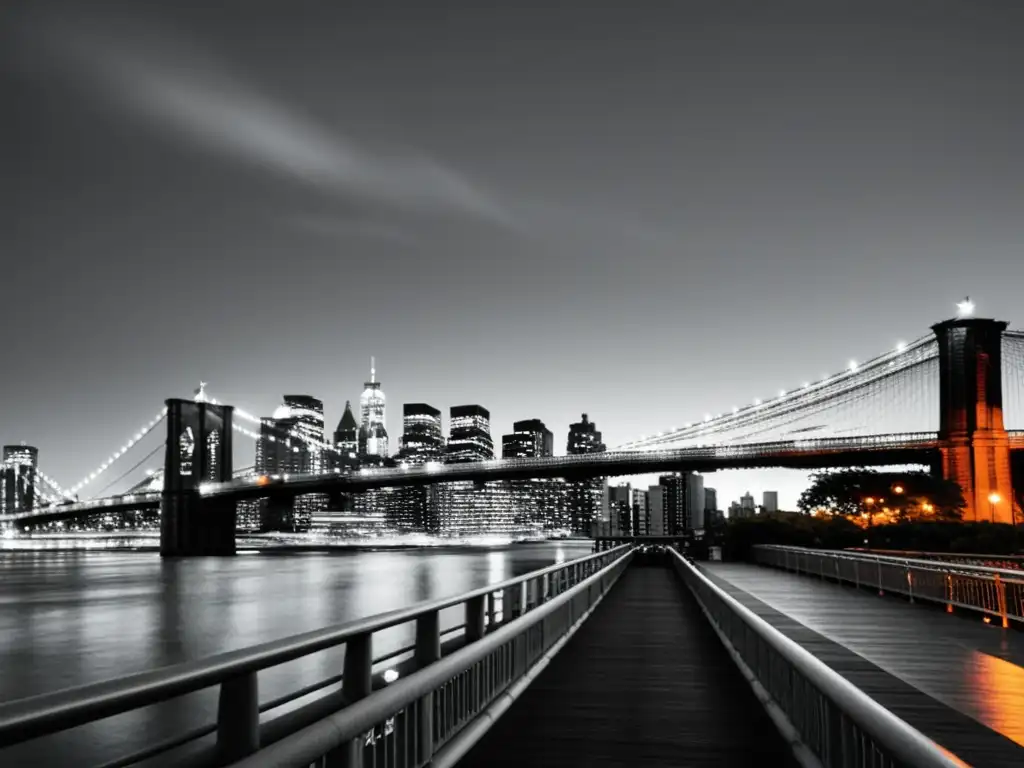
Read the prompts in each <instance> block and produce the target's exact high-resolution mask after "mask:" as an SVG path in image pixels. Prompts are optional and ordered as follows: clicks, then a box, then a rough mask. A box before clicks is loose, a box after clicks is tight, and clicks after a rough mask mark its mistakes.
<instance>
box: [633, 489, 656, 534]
mask: <svg viewBox="0 0 1024 768" xmlns="http://www.w3.org/2000/svg"><path fill="white" fill-rule="evenodd" d="M630 501H631V506H632V510H633V533H634V535H636V536H649V535H650V528H651V510H650V499H649V497H648V492H647V491H646V490H644V489H643V488H634V489H633V493H632V495H631V499H630Z"/></svg>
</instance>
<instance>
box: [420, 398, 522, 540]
mask: <svg viewBox="0 0 1024 768" xmlns="http://www.w3.org/2000/svg"><path fill="white" fill-rule="evenodd" d="M449 413H450V418H449V424H448V427H449V435H448V447H447V448H446V450H445V455H444V460H445V462H447V463H453V464H457V463H463V462H470V461H485V460H487V459H493V458H494V441H493V440H492V439H491V413H490V411H488V410H487V409H486V408H484V407H483V406H480V405H455V406H452V408H451V411H450V412H449ZM438 527H439V529H440V530H441V532H442V533H444V534H445V535H450V536H480V535H483V534H502V533H505V534H511V533H513V532H514V531H515V530H516V527H517V524H516V520H515V510H514V505H513V502H512V492H511V489H510V488H509V484H508V483H506V482H504V481H498V482H490V483H484V484H483V485H481V486H476V485H474V484H473V483H472V482H457V483H446V484H445V485H444V486H443V487H442V490H441V493H440V516H439V521H438Z"/></svg>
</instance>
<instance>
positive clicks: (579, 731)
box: [459, 565, 793, 768]
mask: <svg viewBox="0 0 1024 768" xmlns="http://www.w3.org/2000/svg"><path fill="white" fill-rule="evenodd" d="M792 764H793V761H792V758H791V754H790V752H789V750H788V747H787V746H786V745H785V744H784V742H783V741H782V739H781V738H780V737H779V735H778V733H777V731H776V730H775V728H774V726H773V725H772V723H771V721H770V720H769V719H768V716H767V715H766V714H765V712H764V710H763V709H762V708H761V706H760V704H759V703H758V702H757V700H756V699H755V698H754V696H753V694H752V693H751V691H750V688H749V687H748V685H747V683H746V682H745V681H744V680H743V678H742V677H741V676H740V673H739V672H738V671H737V669H736V667H735V666H734V665H733V662H732V661H731V660H730V659H729V657H728V656H727V655H726V653H725V651H724V649H723V648H722V646H721V643H720V641H719V640H718V637H717V636H716V635H715V633H714V631H713V630H712V629H711V627H710V625H708V623H707V621H706V619H705V618H704V617H703V615H702V614H701V613H700V611H699V609H698V608H697V606H696V604H695V602H694V601H693V598H692V597H690V595H689V593H688V592H686V589H685V587H683V586H682V585H681V584H679V583H678V581H677V579H676V576H675V574H673V573H672V572H671V571H670V570H669V569H668V568H667V567H661V566H658V565H655V566H651V567H645V566H642V565H634V566H632V567H630V568H628V569H627V570H626V572H625V573H624V574H623V576H622V579H621V581H620V582H619V584H617V585H616V586H615V588H614V589H612V591H611V592H610V593H609V594H608V596H607V597H606V598H605V600H604V602H603V603H602V604H601V605H599V606H598V607H597V609H596V610H595V611H594V614H593V615H592V616H591V617H590V619H588V620H587V621H586V622H585V623H584V624H583V626H582V627H581V628H580V629H579V631H578V632H577V633H576V635H575V636H573V638H572V639H571V640H570V641H569V642H568V643H567V644H566V646H565V648H563V649H562V651H561V653H559V654H558V655H557V656H556V657H555V658H554V659H553V660H552V662H551V664H550V665H549V666H548V667H547V669H545V670H544V671H543V672H542V673H541V674H540V676H539V677H538V678H537V680H536V681H534V683H533V684H532V685H531V686H530V687H529V688H528V689H527V690H526V692H524V694H523V695H522V697H521V698H520V699H519V700H518V701H516V702H515V704H513V705H512V707H511V708H510V709H509V710H508V712H506V713H505V715H504V716H503V717H501V718H500V719H499V720H498V721H497V723H496V724H495V725H494V727H493V728H492V729H491V730H490V731H489V732H488V733H487V734H486V735H485V736H484V738H483V739H482V740H481V741H480V742H479V743H478V744H477V745H476V746H475V747H473V749H472V750H471V751H470V752H469V753H468V754H467V755H466V756H465V757H464V758H463V759H462V760H461V761H460V762H459V766H460V768H461V767H462V766H465V767H466V768H477V766H479V767H480V768H483V767H484V766H486V767H487V768H500V767H501V766H515V768H520V766H524V765H529V766H662V765H664V766H669V765H671V766H678V765H687V766H715V767H716V768H717V767H718V766H764V765H771V766H779V767H780V768H781V767H782V766H786V765H792Z"/></svg>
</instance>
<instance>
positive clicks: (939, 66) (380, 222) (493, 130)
mask: <svg viewBox="0 0 1024 768" xmlns="http://www.w3.org/2000/svg"><path fill="white" fill-rule="evenodd" d="M185 5H186V4H182V3H175V2H171V1H170V0H167V1H166V2H148V1H145V0H133V2H131V3H109V2H90V3H89V4H87V7H84V6H86V4H83V3H67V4H58V3H55V2H52V1H51V2H45V1H43V0H36V1H35V2H31V3H29V2H24V1H21V2H13V3H12V2H8V3H5V4H4V11H3V22H2V23H0V103H2V104H3V105H4V119H3V120H0V168H2V169H3V172H2V173H0V257H2V271H0V288H2V289H3V290H2V295H3V300H2V304H0V307H2V311H3V314H4V318H5V321H6V323H7V332H6V333H5V334H4V339H5V341H4V348H5V352H6V354H5V360H4V365H3V375H2V376H0V403H2V405H0V440H2V441H3V442H5V443H15V442H19V441H22V440H24V441H27V442H29V443H31V444H35V445H37V446H38V447H39V449H40V463H41V465H42V467H43V468H44V469H45V470H46V471H47V472H48V473H49V474H50V475H52V476H54V477H56V478H58V479H59V480H60V481H61V482H62V483H64V484H66V485H70V484H72V483H73V482H74V481H75V480H76V479H78V478H79V477H81V476H82V475H83V474H85V473H88V472H89V471H90V470H92V469H94V468H95V466H96V465H97V464H98V463H99V462H100V461H101V460H102V459H103V458H105V457H106V456H107V455H108V454H109V453H110V452H111V451H112V450H114V449H116V448H117V447H118V446H119V445H120V444H121V443H123V442H124V439H125V438H126V437H127V436H128V435H130V434H131V433H132V432H133V431H134V430H135V429H136V428H137V427H138V426H139V425H140V424H142V423H145V422H146V421H148V420H149V418H150V417H151V416H152V415H153V414H154V413H155V412H156V411H157V410H158V409H159V408H160V406H161V404H162V402H163V400H164V399H166V398H168V397H187V396H190V395H191V393H192V392H193V390H194V389H195V387H196V386H197V384H198V382H199V381H200V380H205V381H207V382H209V387H208V389H209V391H210V392H211V394H213V395H215V396H216V397H217V398H219V399H220V400H222V401H224V402H228V403H232V404H235V405H238V406H241V407H244V408H245V409H247V410H249V411H252V412H255V413H263V414H269V413H270V412H271V411H272V410H273V409H274V407H275V406H276V405H277V404H278V403H279V402H280V398H281V395H282V394H283V393H285V392H288V393H307V394H312V395H315V396H317V397H320V398H321V399H323V400H324V401H325V404H326V410H327V420H328V426H329V428H333V425H334V423H336V422H337V420H338V419H339V418H340V416H341V412H342V409H343V408H344V404H345V401H346V400H352V401H353V402H356V401H358V398H359V394H360V391H361V389H362V382H363V381H365V380H366V378H367V375H368V368H369V358H370V356H371V355H375V356H376V359H377V369H378V377H379V379H380V380H381V381H382V382H383V389H384V392H385V393H386V395H387V397H388V402H389V413H388V422H387V426H388V429H389V431H390V433H391V435H392V439H393V441H395V442H397V437H398V435H399V433H400V431H401V404H402V403H403V402H428V403H431V404H433V405H435V406H437V407H439V408H442V409H444V410H447V408H448V407H450V406H451V405H456V404H460V403H480V404H482V405H484V406H485V407H487V408H489V409H490V411H491V414H492V422H493V426H492V431H493V433H494V435H495V437H496V438H498V436H500V434H502V433H503V432H507V431H510V430H511V424H512V422H513V421H515V420H519V419H527V418H540V419H543V420H544V421H545V422H546V423H547V425H548V427H549V428H550V429H552V430H553V431H554V433H555V435H556V447H557V448H558V449H559V450H560V451H564V447H565V437H566V433H567V430H568V425H569V424H570V423H571V422H573V421H577V420H578V419H579V417H580V414H581V413H583V412H586V413H587V414H589V416H590V418H591V419H592V420H594V421H595V422H596V423H597V425H598V427H599V428H600V429H601V430H602V431H603V433H604V437H605V441H606V443H607V444H608V445H609V446H615V445H618V444H621V443H624V442H627V441H629V440H631V439H634V438H636V437H638V436H639V435H644V434H651V433H654V432H657V431H661V430H665V429H668V428H669V427H671V426H673V425H678V424H681V423H683V422H686V421H689V420H695V419H699V418H700V417H701V416H702V415H703V414H704V413H705V412H720V411H722V410H725V409H727V408H729V407H731V406H732V405H733V404H740V405H742V404H746V403H749V402H751V401H752V400H753V399H754V398H757V397H768V396H771V395H772V393H774V392H777V391H778V390H779V389H780V388H792V387H794V386H798V385H799V383H800V382H802V381H804V380H806V379H809V378H811V379H816V378H817V377H818V376H819V375H820V374H821V373H822V372H835V371H838V370H841V369H842V368H843V367H844V365H845V363H846V361H847V360H849V359H850V358H851V357H852V358H858V359H864V358H868V357H871V356H873V355H875V354H878V353H881V352H883V351H885V350H887V349H890V348H892V347H893V346H894V345H895V344H896V342H897V341H898V340H900V339H904V340H906V339H913V338H917V337H919V336H922V335H924V334H926V333H928V327H929V326H930V325H931V324H932V323H934V322H936V321H939V320H942V319H945V318H947V317H950V316H952V315H953V313H954V311H955V309H954V305H955V303H956V302H957V301H958V300H960V299H962V298H963V297H964V296H965V295H968V294H969V295H970V296H971V297H972V299H973V300H974V301H975V302H976V304H977V306H978V312H979V314H981V315H984V316H994V317H998V318H1000V319H1004V320H1008V321H1010V323H1011V325H1012V326H1014V327H1017V328H1020V327H1022V326H1024V317H1021V307H1022V305H1021V302H1020V291H1021V285H1022V284H1024V249H1022V243H1024V217H1022V215H1021V209H1022V204H1024V153H1022V152H1021V151H1020V137H1021V136H1024V99H1022V98H1021V97H1022V92H1021V89H1022V85H1021V83H1022V82H1024V80H1022V78H1024V46H1021V45H1020V44H1019V41H1020V37H1021V34H1022V33H1024V6H1022V5H1021V4H1020V3H1019V2H1016V1H1015V0H1005V1H1001V0H984V1H982V0H971V1H970V2H968V1H967V0H932V2H929V3H921V2H919V1H917V0H861V2H858V3H841V2H822V1H821V0H816V1H813V2H812V1H808V2H795V1H790V2H781V1H780V2H776V3H764V2H761V1H760V0H749V1H748V2H740V1H739V0H692V1H689V2H684V1H679V2H654V1H653V0H649V1H647V2H630V3H623V2H602V1H599V0H587V1H586V2H569V1H568V0H567V1H566V2H560V3H539V2H528V1H527V0H523V1H522V2H516V3H504V4H501V5H500V6H499V5H498V4H495V3H480V2H469V1H465V2H443V0H438V1H437V2H433V3H422V2H404V3H399V2H386V1H385V0H378V1H377V2H372V3H370V2H349V3H337V2H312V1H310V0H288V2H285V1H284V0H262V1H261V2H254V1H253V0H244V1H243V0H221V1H220V2H216V3H203V4H199V3H195V4H187V5H188V7H184V6H185ZM250 450H251V449H250V448H248V447H243V444H242V443H241V442H240V443H239V445H238V447H237V448H236V451H237V453H238V457H237V459H236V463H237V464H239V465H241V464H243V463H248V461H247V460H246V459H247V458H248V455H249V451H250ZM801 482H802V480H801V479H799V478H794V477H792V476H789V475H787V476H783V475H782V474H770V473H769V474H764V473H761V474H755V475H742V474H738V473H726V474H724V475H721V476H720V477H716V478H714V479H712V480H709V481H708V484H709V485H716V486H717V487H718V488H719V501H720V505H725V504H727V503H728V501H730V500H732V499H734V498H737V497H738V496H739V495H740V493H742V492H743V491H744V490H746V489H747V488H750V489H751V490H752V491H754V492H755V494H759V492H760V490H762V489H763V488H772V487H779V488H780V490H782V496H781V499H780V500H781V502H782V504H783V506H790V507H791V506H792V504H793V503H795V497H796V494H797V493H798V491H799V485H800V483H801Z"/></svg>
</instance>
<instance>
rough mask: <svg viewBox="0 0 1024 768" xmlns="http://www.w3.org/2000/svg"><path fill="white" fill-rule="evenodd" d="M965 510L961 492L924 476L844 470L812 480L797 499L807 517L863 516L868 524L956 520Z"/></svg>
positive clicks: (924, 473) (952, 484) (953, 486)
mask: <svg viewBox="0 0 1024 768" xmlns="http://www.w3.org/2000/svg"><path fill="white" fill-rule="evenodd" d="M965 506H966V503H965V502H964V497H963V492H962V491H961V489H960V486H959V485H957V484H956V483H955V482H952V481H950V480H944V479H942V478H939V477H934V476H933V475H930V474H928V473H926V472H877V471H875V470H873V469H848V470H844V471H841V472H823V473H819V474H816V475H814V476H813V478H812V482H811V486H810V487H809V488H808V489H807V490H806V491H804V493H803V494H802V495H801V497H800V502H799V507H800V511H801V512H803V513H805V514H824V515H842V516H844V517H852V516H854V515H861V516H863V517H865V518H866V519H867V521H868V523H869V524H870V522H871V521H872V520H873V519H874V518H875V517H876V516H878V515H883V516H884V519H886V520H887V521H903V520H960V519H961V518H962V517H963V509H964V507H965Z"/></svg>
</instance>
